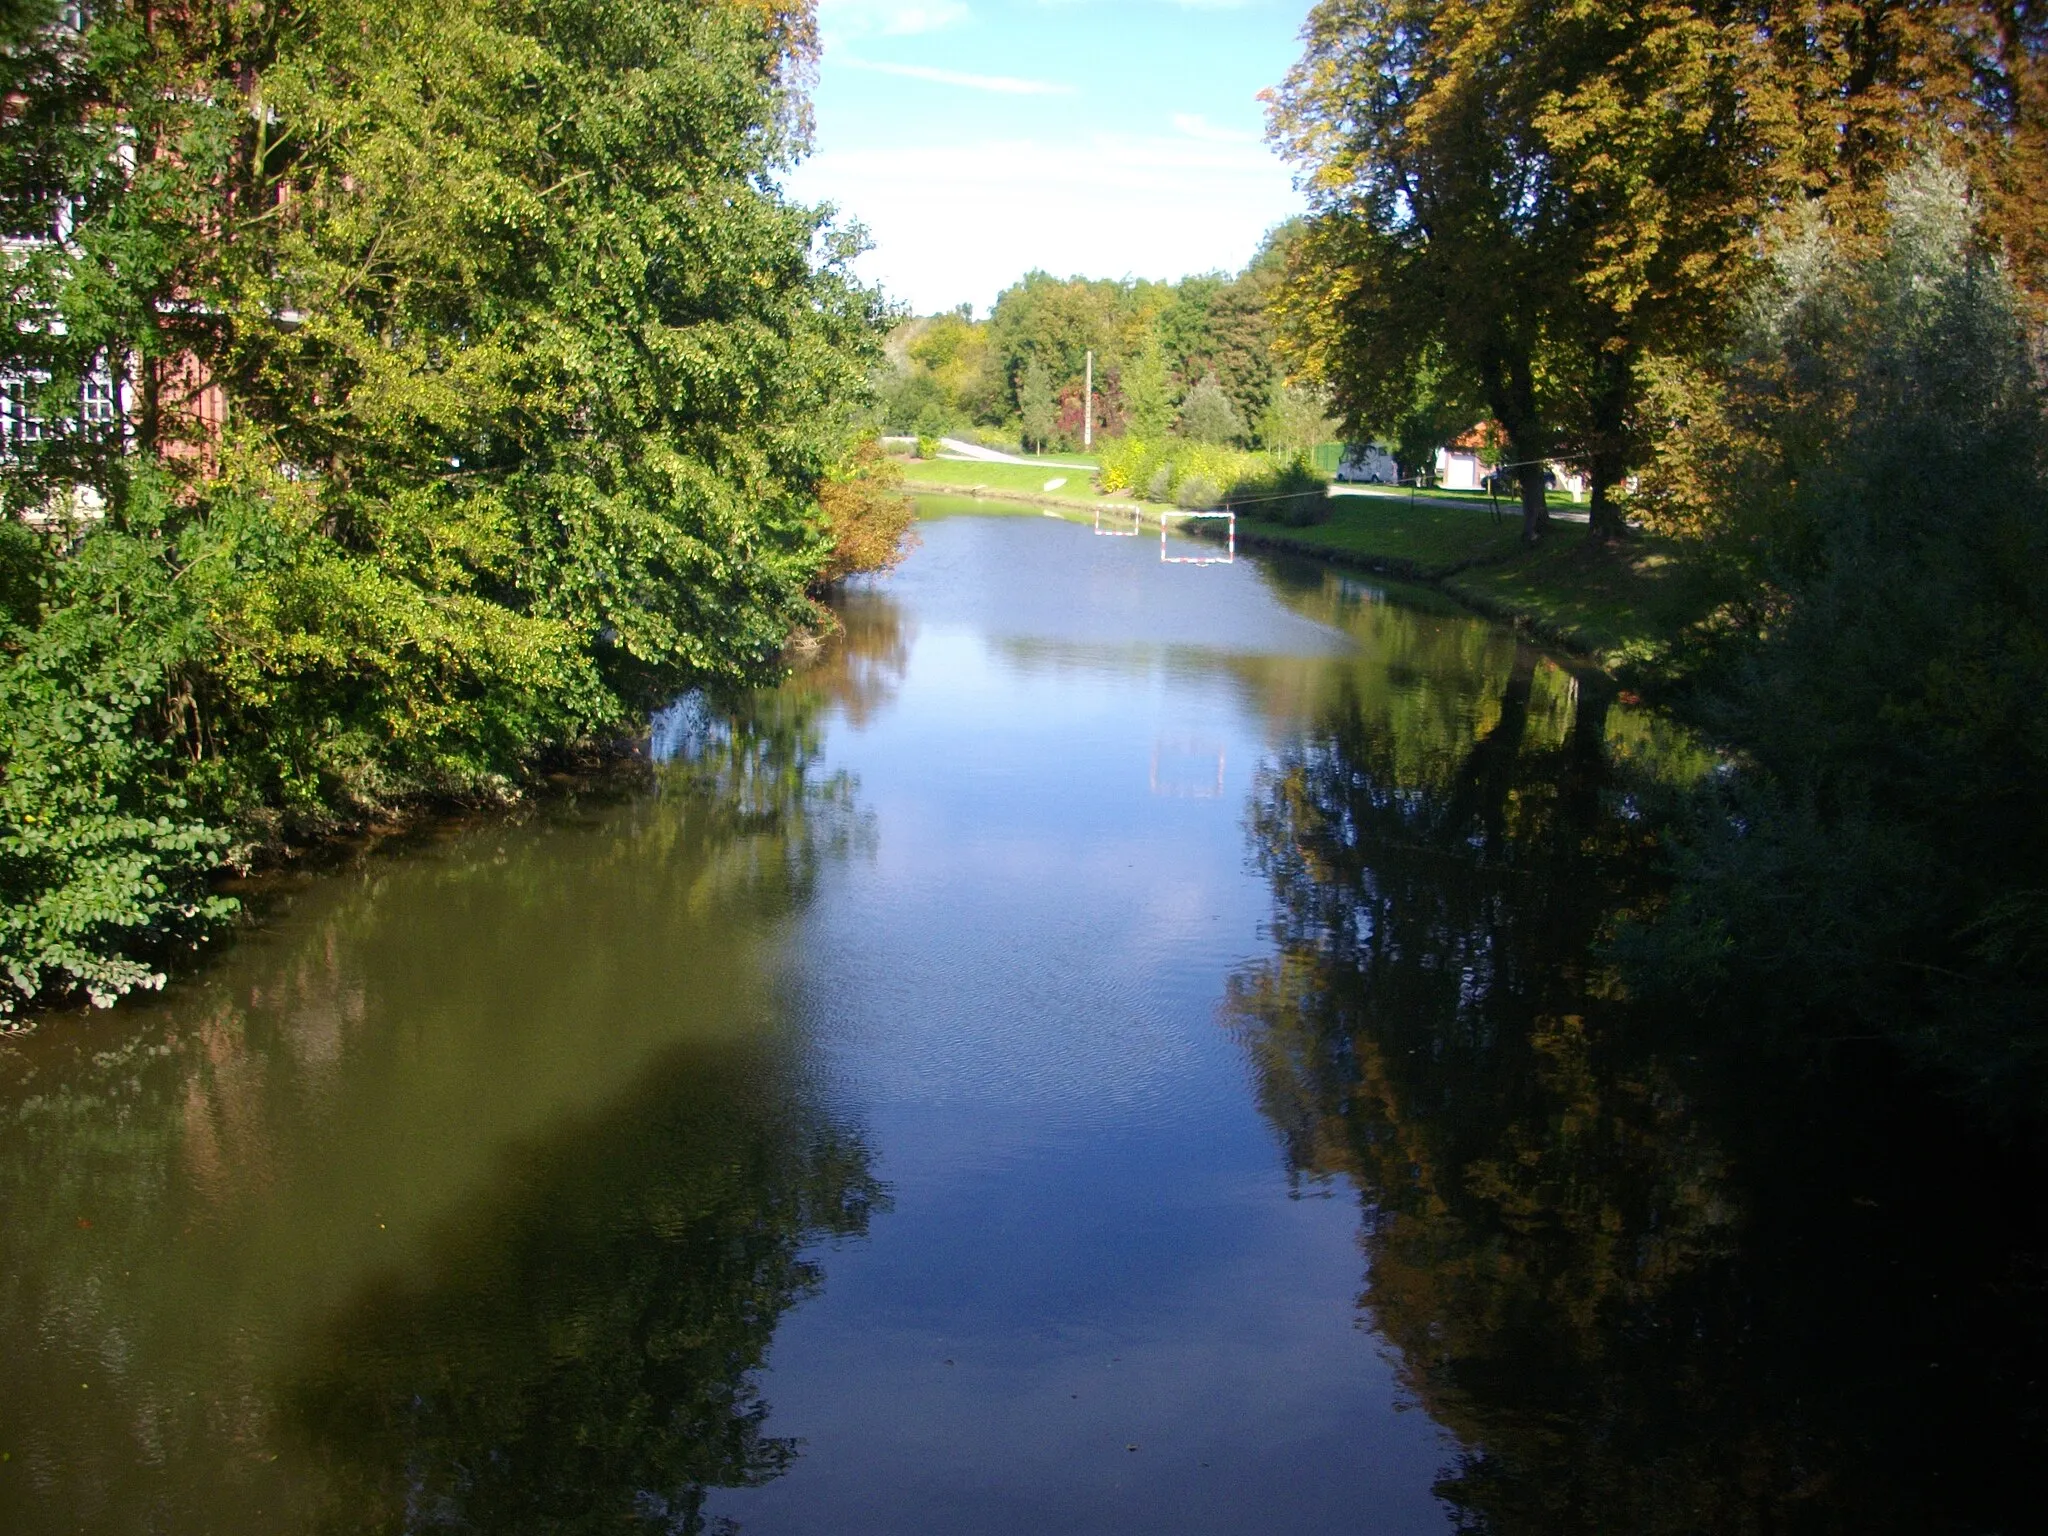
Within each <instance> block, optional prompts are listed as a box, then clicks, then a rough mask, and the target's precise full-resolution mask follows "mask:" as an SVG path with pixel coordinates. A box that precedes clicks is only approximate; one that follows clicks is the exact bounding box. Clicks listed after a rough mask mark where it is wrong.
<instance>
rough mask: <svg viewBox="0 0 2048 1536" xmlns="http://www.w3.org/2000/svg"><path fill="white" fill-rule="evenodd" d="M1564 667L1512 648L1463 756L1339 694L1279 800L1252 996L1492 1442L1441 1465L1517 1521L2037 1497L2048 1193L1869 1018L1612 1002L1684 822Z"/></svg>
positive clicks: (1266, 1071) (1294, 1103)
mask: <svg viewBox="0 0 2048 1536" xmlns="http://www.w3.org/2000/svg"><path fill="white" fill-rule="evenodd" d="M1550 670H1551V669H1550V668H1549V664H1548V663H1543V662H1540V661H1539V660H1538V658H1537V657H1536V656H1535V655H1534V654H1533V653H1531V652H1530V651H1528V650H1527V649H1526V648H1525V649H1522V650H1519V651H1518V652H1516V653H1515V655H1514V657H1513V659H1512V661H1511V662H1509V663H1507V664H1506V665H1505V666H1504V667H1496V668H1495V669H1494V677H1493V687H1494V688H1495V689H1496V696H1497V700H1498V707H1497V708H1496V709H1494V710H1492V711H1490V712H1488V716H1483V717H1480V719H1481V724H1480V727H1479V729H1478V730H1477V732H1476V735H1474V736H1473V737H1471V738H1469V739H1468V741H1467V742H1466V744H1465V745H1464V747H1463V750H1462V751H1451V752H1440V753H1434V754H1432V753H1426V752H1425V753H1417V752H1414V751H1412V750H1405V749H1404V742H1403V734H1404V729H1405V727H1406V725H1407V724H1408V721H1409V718H1410V717H1411V716H1413V717H1416V718H1421V717H1425V716H1427V717H1431V718H1436V717H1439V716H1441V715H1442V713H1443V712H1442V711H1434V712H1432V710H1431V708H1430V706H1429V704H1428V701H1427V700H1426V699H1408V700H1406V701H1398V700H1389V699H1388V698H1384V697H1378V696H1375V697H1373V698H1371V699H1369V700H1362V699H1361V698H1360V697H1358V696H1356V695H1347V696H1345V697H1342V698H1340V699H1339V700H1337V701H1336V702H1335V703H1334V704H1333V705H1332V706H1330V707H1329V708H1327V709H1326V710H1325V711H1324V713H1323V716H1322V719H1321V721H1320V723H1319V725H1318V726H1317V727H1316V728H1315V729H1313V730H1312V731H1310V732H1308V733H1307V734H1306V735H1305V736H1304V737H1303V738H1302V739H1301V740H1300V741H1299V742H1298V744H1297V745H1295V746H1294V747H1293V748H1291V749H1290V750H1288V751H1287V752H1286V753H1284V754H1283V756H1282V757H1281V758H1280V760H1279V761H1278V762H1277V763H1276V765H1275V766H1274V767H1273V768H1272V769H1270V770H1269V771H1268V772H1267V773H1265V774H1264V775H1263V776H1262V777H1261V779H1260V781H1259V783H1258V785H1257V787H1256V789H1255V791H1254V794H1253V800H1252V806H1251V810H1250V815H1249V828H1250V832H1251V837H1252V843H1253V851H1254V858H1255V860H1256V862H1257V864H1258V866H1259V867H1260V869H1261V870H1262V871H1263V873H1264V874H1265V876H1266V877H1267V878H1268V880H1269V881H1270V883H1271V886H1272V892H1273V898H1274V916H1273V923H1272V926H1273V931H1274V936H1275V938H1276V940H1277V955H1276V957H1275V958H1273V959H1272V960H1270V961H1269V962H1265V963H1261V964H1258V965H1255V966H1252V967H1249V968H1248V969H1246V970H1245V971H1244V972H1242V973H1241V974H1240V975H1239V976H1238V977H1237V978H1235V980H1234V982H1233V985H1232V989H1231V993H1230V1000H1229V1012H1230V1015H1231V1018H1232V1020H1233V1022H1234V1026H1235V1027H1236V1029H1237V1030H1238V1031H1239V1033H1240V1037H1241V1039H1242V1042H1243V1045H1244V1048H1245V1050H1246V1052H1247V1054H1248V1056H1249V1058H1250V1060H1251V1062H1252V1064H1253V1068H1254V1075H1255V1079H1256V1082H1257V1084H1258V1091H1259V1094H1260V1097H1261V1101H1262V1105H1263V1108H1264V1110H1265V1112H1266V1114H1267V1115H1268V1117H1269V1118H1270V1120H1271V1121H1272V1123H1273V1125H1274V1126H1275V1128H1276V1130H1277V1131H1278V1133H1279V1136H1280V1138H1281V1140H1282V1143H1283V1146H1284V1149H1285V1153H1286V1156H1287V1159H1288V1162H1289V1165H1290V1168H1291V1169H1292V1170H1293V1171H1294V1172H1295V1173H1296V1174H1297V1175H1299V1176H1301V1177H1305V1178H1310V1179H1343V1180H1345V1181H1348V1182H1350V1183H1351V1184H1353V1185H1355V1187H1356V1189H1357V1190H1358V1192H1359V1195H1360V1198H1361V1202H1362V1205H1363V1210H1364V1221H1363V1239H1362V1240H1363V1245H1364V1248H1365V1253H1366V1257H1367V1262H1368V1268H1369V1279H1368V1287H1369V1288H1368V1290H1367V1292H1366V1294H1365V1295H1364V1297H1363V1298H1362V1302H1361V1304H1362V1306H1363V1307H1364V1309H1365V1311H1366V1313H1367V1315H1368V1317H1369V1319H1370V1321H1371V1323H1372V1325H1373V1326H1374V1327H1375V1328H1376V1329H1377V1331H1378V1332H1379V1333H1380V1334H1381V1335H1382V1336H1383V1337H1385V1338H1386V1339H1387V1340H1388V1342H1389V1344H1390V1345H1391V1346H1392V1348H1393V1350H1394V1351H1395V1352H1396V1354H1397V1357H1398V1362H1399V1368H1400V1370H1401V1373H1402V1378H1403V1381H1404V1383H1405V1385H1406V1387H1407V1389H1408V1390H1409V1391H1410V1392H1411V1393H1412V1394H1413V1395H1414V1397H1415V1398H1416V1399H1417V1400H1418V1402H1419V1403H1420V1404H1421V1405H1422V1406H1423V1407H1424V1408H1425V1409H1426V1410H1427V1411H1428V1412H1429V1413H1430V1414H1431V1415H1432V1416H1433V1417H1434V1418H1435V1419H1436V1420H1437V1421H1438V1422H1440V1423H1441V1424H1443V1425H1444V1426H1445V1427H1446V1428H1448V1429H1449V1430H1450V1431H1451V1432H1452V1433H1453V1434H1454V1435H1455V1436H1456V1437H1457V1439H1458V1441H1459V1442H1460V1444H1461V1447H1462V1449H1461V1451H1460V1453H1459V1455H1458V1456H1457V1458H1456V1460H1455V1462H1454V1464H1453V1465H1452V1466H1450V1467H1449V1468H1447V1469H1446V1471H1445V1473H1444V1475H1443V1478H1442V1480H1441V1482H1440V1483H1439V1486H1438V1493H1439V1495H1440V1496H1441V1497H1442V1498H1443V1499H1444V1500H1445V1501H1446V1503H1447V1505H1448V1506H1449V1508H1450V1509H1451V1511H1452V1512H1453V1515H1454V1517H1455V1519H1456V1521H1457V1523H1458V1524H1459V1526H1460V1528H1461V1529H1466V1530H1470V1531H1485V1532H1500V1533H1518V1536H1519V1533H1551V1532H1556V1533H1565V1532H1586V1531H1616V1532H1620V1531H1628V1532H1667V1531H1668V1532H1680V1531H1743V1532H1747V1531H1776V1530H1787V1531H1806V1530H1813V1531H1845V1532H1846V1531H1876V1530H1914V1531H1935V1530H1956V1531H2014V1530H2019V1529H2022V1528H2027V1527H2028V1526H2029V1525H2030V1523H2031V1522H2032V1521H2033V1520H2035V1519H2037V1518H2038V1490H2037V1488H2036V1487H2035V1482H2036V1479H2037V1477H2038V1473H2039V1469H2040V1467H2041V1466H2043V1465H2048V1460H2044V1451H2048V1440H2044V1433H2043V1427H2044V1421H2043V1401H2042V1389H2041V1383H2042V1382H2043V1380H2044V1379H2048V1377H2044V1371H2043V1365H2044V1356H2048V1349H2044V1340H2043V1337H2042V1321H2041V1320H2042V1316H2043V1312H2042V1307H2041V1302H2042V1285H2041V1281H2042V1276H2043V1270H2042V1266H2041V1262H2040V1260H2041V1250H2040V1245H2039V1238H2038V1236H2037V1234H2038V1233H2039V1231H2040V1230H2041V1227H2040V1224H2039V1220H2038V1218H2039V1216H2040V1214H2041V1210H2040V1202H2039V1198H2038V1196H2030V1197H2029V1199H2028V1201H2027V1202H2026V1203H2025V1204H2024V1208H2023V1209H2015V1208H2014V1201H2013V1199H2012V1196H2011V1194H2010V1192H2009V1191H2007V1190H2005V1189H2003V1187H2002V1186H2001V1184H2000V1182H1999V1178H1998V1172H1999V1169H2000V1166H2001V1164H2000V1162H1999V1158H2000V1156H2001V1153H2000V1151H1999V1149H1996V1148H1993V1147H1990V1146H1987V1145H1986V1144H1984V1143H1983V1142H1982V1141H1981V1140H1980V1139H1979V1138H1978V1137H1977V1136H1976V1135H1975V1134H1973V1133H1972V1132H1971V1131H1970V1130H1969V1129H1968V1128H1967V1127H1966V1126H1965V1125H1964V1124H1963V1123H1962V1117H1961V1116H1960V1115H1959V1114H1957V1113H1956V1112H1955V1111H1954V1110H1952V1109H1950V1108H1948V1107H1946V1106H1943V1105H1941V1104H1938V1103H1932V1102H1929V1101H1927V1100H1926V1099H1924V1098H1923V1097H1922V1096H1921V1095H1920V1094H1919V1093H1918V1091H1917V1090H1915V1089H1914V1088H1913V1087H1912V1086H1911V1085H1910V1084H1909V1083H1906V1082H1904V1081H1903V1080H1901V1079H1900V1077H1899V1076H1898V1075H1897V1074H1896V1073H1895V1072H1894V1071H1893V1070H1892V1068H1891V1066H1890V1065H1889V1063H1887V1062H1886V1061H1884V1060H1882V1059H1879V1058H1876V1057H1873V1056H1871V1055H1869V1054H1867V1053H1868V1051H1869V1050H1870V1049H1871V1048H1870V1047H1867V1046H1856V1045H1853V1044H1852V1045H1848V1046H1844V1047H1842V1048H1841V1049H1840V1050H1838V1051H1837V1052H1836V1053H1835V1054H1834V1055H1833V1056H1832V1057H1831V1058H1829V1059H1827V1060H1824V1061H1817V1060H1812V1059H1807V1060H1800V1059H1795V1058H1792V1057H1789V1056H1786V1055H1782V1054H1780V1055H1773V1054H1769V1053H1767V1052H1763V1051H1760V1050H1759V1049H1757V1048H1756V1047H1755V1044H1754V1042H1752V1041H1747V1040H1745V1041H1736V1040H1732V1039H1728V1038H1725V1037H1724V1038H1716V1037H1715V1035H1713V1034H1712V1033H1710V1032H1708V1031H1706V1030H1705V1029H1704V1028H1703V1027H1702V1026H1701V1025H1700V1024H1699V1023H1698V1022H1697V1021H1692V1020H1685V1019H1677V1018H1672V1017H1649V1016H1646V1015H1645V1014H1644V1013H1643V1012H1642V1011H1641V1010H1638V1009H1633V1008H1631V1007H1630V1006H1629V1005H1628V1004H1627V1002H1626V1001H1625V1000H1624V999H1622V998H1619V997H1618V996H1616V995H1615V993H1616V991H1617V989H1616V987H1615V986H1614V984H1613V982H1612V979H1611V977H1610V976H1609V975H1608V974H1606V973H1605V971H1604V970H1603V969H1602V968H1601V967H1600V965H1599V964H1598V963H1597V959H1596V958H1595V957H1596V956H1597V954H1598V940H1599V938H1600V935H1601V931H1602V928H1603V925H1604V924H1605V923H1607V922H1608V921H1610V920H1611V919H1612V917H1613V916H1614V915H1615V914H1616V913H1617V912H1619V911H1622V910H1625V909H1626V908H1628V907H1629V906H1630V905H1631V904H1632V903H1634V902H1636V901H1638V900H1639V899H1641V898H1642V897H1643V895H1644V894H1645V893H1646V884H1645V882H1646V880H1647V879H1648V875H1647V871H1648V870H1649V869H1650V867H1651V862H1652V861H1651V859H1650V858H1649V857H1648V855H1649V854H1650V853H1651V852H1652V850H1651V849H1650V848H1649V847H1648V846H1647V844H1646V835H1645V833H1644V832H1643V831H1642V830H1641V823H1640V822H1639V821H1638V820H1636V819H1634V818H1632V817H1631V816H1630V815H1629V814H1627V813H1626V794H1625V792H1626V790H1627V788H1628V786H1627V785H1625V784H1624V783H1622V782H1621V781H1620V776H1619V773H1618V771H1617V770H1615V769H1614V768H1613V767H1611V766H1610V764H1609V762H1608V754H1607V752H1606V751H1605V749H1604V744H1605V741H1606V739H1607V738H1609V737H1610V736H1612V735H1614V734H1616V726H1615V724H1614V723H1612V722H1610V721H1609V720H1608V718H1607V717H1608V714H1609V711H1610V710H1611V709H1612V708H1613V707H1614V706H1613V705H1612V702H1611V699H1610V696H1609V694H1608V692H1607V691H1605V690H1604V689H1603V688H1602V687H1601V686H1600V684H1599V680H1598V679H1585V678H1582V679H1579V680H1578V685H1577V687H1576V689H1575V695H1576V696H1575V700H1574V702H1573V707H1572V709H1571V710H1570V711H1569V714H1568V718H1567V719H1566V720H1565V721H1564V722H1559V723H1554V722H1552V721H1550V720H1549V718H1548V717H1547V716H1545V715H1544V712H1543V711H1541V710H1532V708H1531V701H1532V696H1533V695H1534V694H1540V693H1541V691H1542V687H1543V684H1544V679H1545V677H1546V676H1547V675H1548V673H1549V671H1550ZM1429 686H1430V684H1429V680H1428V679H1427V678H1426V677H1423V678H1419V679H1417V686H1416V691H1417V692H1418V693H1427V691H1428V689H1429ZM1404 711H1405V712H1407V713H1406V714H1404ZM1859 1052H1861V1053H1863V1054H1859Z"/></svg>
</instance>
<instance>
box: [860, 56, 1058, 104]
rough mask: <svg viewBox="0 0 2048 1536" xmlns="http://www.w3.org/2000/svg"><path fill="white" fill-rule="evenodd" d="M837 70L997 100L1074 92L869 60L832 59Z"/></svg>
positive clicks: (1043, 84) (1039, 83)
mask: <svg viewBox="0 0 2048 1536" xmlns="http://www.w3.org/2000/svg"><path fill="white" fill-rule="evenodd" d="M832 62H833V64H834V66H835V67H837V68H839V69H858V70H864V71H866V72H867V73H868V74H871V75H896V76H899V77H900V78H902V79H905V80H928V81H930V82H931V83H932V84H934V85H957V86H960V87H961V88H962V89H964V90H970V91H991V92H993V93H995V94H996V95H998V96H1071V95H1073V94H1074V88H1073V87H1072V86H1071V85H1061V84H1058V83H1057V82H1055V81H1052V80H1020V79H1018V78H1017V77H1016V76H1015V75H973V74H968V73H967V72H966V71H965V70H958V69H934V68H932V67H931V66H930V65H927V64H883V63H878V62H876V61H874V60H871V59H849V58H846V57H844V56H843V55H842V56H841V57H839V58H836V59H834V60H833V61H832Z"/></svg>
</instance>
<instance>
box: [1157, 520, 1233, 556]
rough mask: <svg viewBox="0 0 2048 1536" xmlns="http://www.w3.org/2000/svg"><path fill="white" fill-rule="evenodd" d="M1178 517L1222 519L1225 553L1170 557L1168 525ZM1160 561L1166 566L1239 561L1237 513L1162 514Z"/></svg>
mask: <svg viewBox="0 0 2048 1536" xmlns="http://www.w3.org/2000/svg"><path fill="white" fill-rule="evenodd" d="M1176 517H1187V518H1195V517H1206V518H1212V519H1215V518H1220V519H1221V520H1222V522H1223V525H1224V531H1223V553H1222V554H1220V555H1169V554H1168V553H1167V552H1166V525H1167V524H1168V523H1169V522H1171V521H1172V520H1173V519H1174V518H1176ZM1159 559H1160V563H1161V564H1164V565H1230V564H1232V563H1234V562H1235V561H1236V559H1237V514H1236V513H1235V512H1162V513H1160V514H1159Z"/></svg>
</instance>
